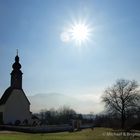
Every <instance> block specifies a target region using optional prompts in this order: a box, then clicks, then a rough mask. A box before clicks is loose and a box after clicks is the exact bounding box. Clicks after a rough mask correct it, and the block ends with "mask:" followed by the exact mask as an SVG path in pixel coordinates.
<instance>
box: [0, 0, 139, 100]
mask: <svg viewBox="0 0 140 140" xmlns="http://www.w3.org/2000/svg"><path fill="white" fill-rule="evenodd" d="M139 6H140V1H139V0H0V79H1V80H0V92H1V94H3V92H4V90H5V89H6V88H7V87H8V86H9V81H10V72H11V71H12V68H11V64H12V63H13V62H14V57H15V55H16V49H17V48H18V49H19V56H20V60H21V61H20V62H21V64H22V71H23V73H24V75H23V89H24V90H25V91H26V94H27V95H28V96H30V95H35V94H38V93H51V92H55V93H62V94H65V95H71V96H75V97H78V98H79V99H82V100H83V98H84V99H91V98H92V97H93V98H94V97H95V96H96V98H94V99H93V100H97V99H99V97H100V96H101V94H102V93H103V91H104V89H105V88H106V87H108V86H110V85H112V84H113V83H114V82H115V80H116V79H119V78H126V79H130V80H132V79H135V80H137V81H138V82H140V8H139ZM80 21H81V22H85V24H86V25H88V27H89V29H92V30H91V35H90V36H89V38H90V39H89V41H85V42H84V43H83V44H81V45H80V47H79V46H78V45H77V44H76V43H75V41H74V40H70V41H69V38H67V37H69V36H67V34H66V36H64V37H65V38H64V39H66V41H65V40H63V38H62V35H63V33H65V32H66V30H67V29H69V27H70V26H71V25H73V24H74V23H78V22H80ZM67 39H68V41H67ZM97 96H98V97H97Z"/></svg>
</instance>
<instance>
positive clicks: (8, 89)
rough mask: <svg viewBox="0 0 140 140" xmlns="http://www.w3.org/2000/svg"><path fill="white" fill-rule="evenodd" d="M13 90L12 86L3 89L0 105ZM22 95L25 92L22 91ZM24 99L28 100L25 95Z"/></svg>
mask: <svg viewBox="0 0 140 140" xmlns="http://www.w3.org/2000/svg"><path fill="white" fill-rule="evenodd" d="M13 90H14V89H13V88H12V87H9V88H7V89H6V90H5V92H4V94H3V95H2V97H1V99H0V105H3V104H5V103H6V101H7V100H8V98H9V97H10V95H11V93H12V91H13ZM20 90H22V89H20ZM22 92H23V93H24V91H23V90H22ZM24 95H25V93H24ZM25 97H26V95H25ZM26 99H27V101H28V102H29V100H28V98H27V97H26ZM29 104H30V102H29Z"/></svg>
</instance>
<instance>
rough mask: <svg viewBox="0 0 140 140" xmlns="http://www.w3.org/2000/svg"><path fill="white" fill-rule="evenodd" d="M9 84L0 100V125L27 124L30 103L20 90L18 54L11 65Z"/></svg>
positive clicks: (20, 73)
mask: <svg viewBox="0 0 140 140" xmlns="http://www.w3.org/2000/svg"><path fill="white" fill-rule="evenodd" d="M12 68H13V70H12V72H11V83H10V87H8V88H7V89H6V90H5V92H4V94H3V95H2V97H1V99H0V124H16V123H18V124H24V123H26V124H29V123H30V122H31V112H30V102H29V100H28V98H27V96H26V95H25V93H24V90H23V89H22V74H23V73H22V71H21V64H20V63H19V56H18V53H17V55H16V57H15V62H14V64H13V65H12Z"/></svg>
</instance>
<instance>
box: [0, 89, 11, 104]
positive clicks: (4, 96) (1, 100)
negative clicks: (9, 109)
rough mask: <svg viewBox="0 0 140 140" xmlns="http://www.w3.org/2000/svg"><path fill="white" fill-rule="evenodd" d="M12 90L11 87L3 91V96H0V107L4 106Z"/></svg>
mask: <svg viewBox="0 0 140 140" xmlns="http://www.w3.org/2000/svg"><path fill="white" fill-rule="evenodd" d="M12 91H13V89H12V87H9V88H7V89H6V90H5V92H4V94H3V95H2V97H1V99H0V105H2V104H5V103H6V101H7V100H8V98H9V96H10V95H11V93H12Z"/></svg>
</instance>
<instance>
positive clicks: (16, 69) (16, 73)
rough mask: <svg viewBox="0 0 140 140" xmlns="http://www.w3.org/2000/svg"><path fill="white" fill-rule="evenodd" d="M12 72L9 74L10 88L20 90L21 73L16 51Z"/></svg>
mask: <svg viewBox="0 0 140 140" xmlns="http://www.w3.org/2000/svg"><path fill="white" fill-rule="evenodd" d="M12 67H13V70H12V72H11V87H12V88H14V89H22V74H23V73H22V71H21V70H20V69H21V64H20V63H19V56H18V51H17V55H16V57H15V63H14V64H13V65H12Z"/></svg>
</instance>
